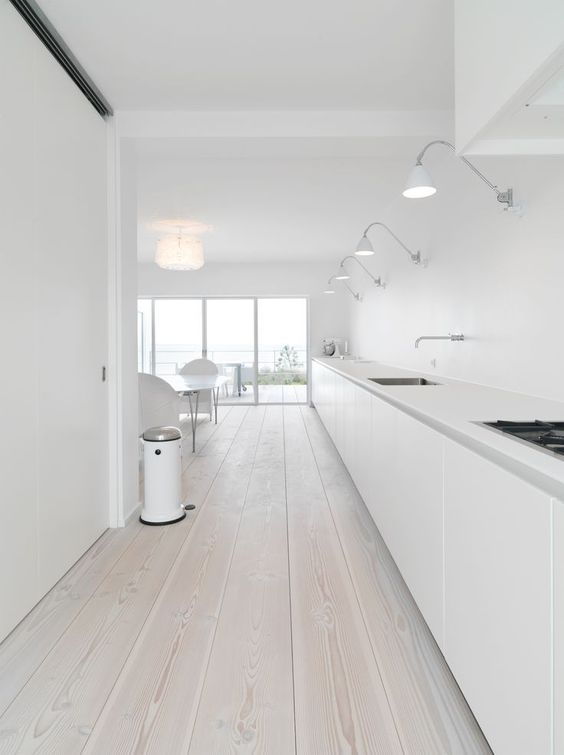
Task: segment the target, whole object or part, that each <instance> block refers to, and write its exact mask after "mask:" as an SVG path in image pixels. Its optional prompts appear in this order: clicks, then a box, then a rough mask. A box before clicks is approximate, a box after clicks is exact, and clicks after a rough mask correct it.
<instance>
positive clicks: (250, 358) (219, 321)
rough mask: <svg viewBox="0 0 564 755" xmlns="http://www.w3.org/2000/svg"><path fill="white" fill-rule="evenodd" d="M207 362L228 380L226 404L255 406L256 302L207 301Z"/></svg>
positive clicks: (223, 393)
mask: <svg viewBox="0 0 564 755" xmlns="http://www.w3.org/2000/svg"><path fill="white" fill-rule="evenodd" d="M206 306H207V349H208V359H211V360H212V361H213V362H215V363H216V364H217V365H218V366H219V371H220V374H223V375H225V376H226V377H227V378H228V383H227V385H226V386H225V389H223V390H221V391H220V397H219V398H220V401H222V402H223V403H239V402H241V403H253V402H254V400H255V396H254V390H253V365H254V358H255V351H254V340H255V329H254V302H253V300H252V299H208V300H207V303H206Z"/></svg>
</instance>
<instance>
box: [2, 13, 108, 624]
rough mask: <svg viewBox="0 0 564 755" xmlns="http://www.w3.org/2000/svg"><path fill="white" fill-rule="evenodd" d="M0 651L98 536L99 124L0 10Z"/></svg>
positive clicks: (25, 32) (101, 340)
mask: <svg viewBox="0 0 564 755" xmlns="http://www.w3.org/2000/svg"><path fill="white" fill-rule="evenodd" d="M0 108H1V109H0V166H1V168H0V259H1V269H2V275H1V276H0V340H1V343H2V354H3V360H2V366H3V369H2V370H1V372H0V420H1V425H2V430H1V432H0V480H1V495H0V639H2V637H3V636H4V635H5V634H6V633H7V632H8V631H10V630H11V629H12V628H13V626H14V625H15V624H16V623H17V622H18V621H19V620H20V619H21V618H23V616H24V615H25V614H26V613H27V611H29V609H30V608H31V607H32V606H33V605H34V603H36V602H37V601H38V600H39V599H40V597H41V596H42V595H43V594H44V593H45V592H46V591H47V590H48V589H49V588H50V587H52V585H53V584H54V583H55V582H56V580H58V579H59V578H60V577H61V576H62V575H63V574H64V572H65V571H67V569H68V568H69V567H70V566H71V565H72V564H73V563H74V561H76V560H77V559H78V558H79V557H80V556H81V555H82V553H83V552H84V551H85V550H86V549H87V548H88V547H89V546H90V545H91V543H92V542H93V541H94V540H95V539H96V538H97V537H98V536H99V535H100V534H101V533H102V532H103V530H104V529H105V528H106V527H107V523H108V507H107V491H108V483H107V451H106V449H107V440H108V427H107V383H103V382H102V365H104V364H105V363H106V358H107V297H106V288H107V258H106V254H107V247H106V244H107V227H106V209H107V207H106V197H107V193H106V188H107V187H106V124H105V123H104V121H103V120H102V119H101V118H100V116H99V115H98V114H97V113H96V112H95V110H94V109H93V108H92V106H91V105H90V104H89V103H88V101H87V100H86V99H85V98H84V97H83V95H82V94H81V93H80V92H79V91H78V90H77V88H76V87H75V85H74V84H73V83H72V82H71V80H70V79H69V78H68V76H67V75H66V74H65V72H64V71H63V70H62V69H61V68H60V66H59V65H58V64H57V63H56V62H55V61H54V59H53V58H52V57H51V56H50V54H49V53H48V52H47V50H46V49H45V48H44V47H43V46H42V44H41V43H40V42H39V40H38V39H37V38H36V37H35V35H34V34H33V33H32V32H31V31H30V29H29V28H28V27H27V26H26V24H25V23H24V22H23V21H22V19H21V18H20V16H19V15H18V14H17V12H16V11H15V10H14V8H13V7H12V6H11V5H10V4H9V3H8V2H7V1H6V0H0Z"/></svg>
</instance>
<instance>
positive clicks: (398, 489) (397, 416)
mask: <svg viewBox="0 0 564 755" xmlns="http://www.w3.org/2000/svg"><path fill="white" fill-rule="evenodd" d="M371 441H372V460H371V464H370V469H371V474H372V485H371V492H370V495H369V498H368V500H366V503H367V505H368V508H369V510H370V512H371V513H372V516H373V518H374V521H375V522H376V524H377V526H378V528H379V529H380V532H381V533H382V535H383V537H384V540H385V541H386V545H387V546H388V548H389V549H390V552H391V554H392V556H393V558H394V560H395V562H396V564H397V565H398V567H399V569H400V571H401V573H402V576H403V578H404V579H405V581H406V583H407V585H408V587H409V589H410V590H411V592H412V594H413V597H414V598H415V600H416V601H417V604H418V606H419V608H420V609H421V612H422V614H423V616H424V617H425V620H426V622H427V623H428V624H429V627H430V629H431V631H432V632H433V634H434V636H435V638H436V640H437V642H438V643H439V646H441V647H442V641H443V490H442V485H443V438H442V436H441V435H439V433H437V432H435V431H434V430H432V429H431V428H429V427H426V426H425V425H423V424H422V423H421V422H418V421H417V420H415V419H413V418H412V417H409V416H408V415H406V414H404V413H403V412H401V411H399V410H398V409H395V408H394V407H392V406H390V405H389V404H387V403H386V402H384V401H382V400H380V399H378V398H374V399H373V402H372V435H371Z"/></svg>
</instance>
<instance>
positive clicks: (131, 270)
mask: <svg viewBox="0 0 564 755" xmlns="http://www.w3.org/2000/svg"><path fill="white" fill-rule="evenodd" d="M119 179H120V199H119V208H120V212H119V217H120V239H119V242H120V271H119V285H120V289H121V290H120V293H121V299H120V323H119V328H120V334H119V344H120V354H119V358H118V370H119V395H120V401H121V417H120V419H121V425H120V428H119V431H120V432H119V435H120V437H119V443H120V449H119V452H120V453H121V459H122V467H121V479H120V480H119V491H118V500H119V506H118V509H119V512H118V519H117V522H116V524H117V525H119V526H122V525H123V524H124V523H125V522H126V521H127V519H128V517H129V516H130V515H131V514H132V513H133V511H134V510H135V508H136V507H137V506H138V503H139V484H138V477H139V441H138V417H137V414H138V386H137V161H136V156H135V148H134V145H133V144H132V141H131V140H130V139H121V140H120V145H119Z"/></svg>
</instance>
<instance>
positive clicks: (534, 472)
mask: <svg viewBox="0 0 564 755" xmlns="http://www.w3.org/2000/svg"><path fill="white" fill-rule="evenodd" d="M312 361H313V362H316V363H317V364H319V365H320V366H322V367H325V368H327V369H329V370H332V371H333V372H335V373H336V374H337V375H339V376H340V377H342V378H345V379H346V380H350V381H351V383H354V384H355V385H357V386H358V387H359V388H362V389H363V390H365V391H366V392H367V393H369V394H371V395H373V396H377V397H378V398H380V399H382V400H383V401H385V402H386V403H387V404H390V405H391V406H393V407H395V408H396V409H399V410H400V411H402V412H404V413H405V414H407V415H408V416H410V417H413V419H416V420H418V421H419V422H422V423H423V424H424V425H427V426H428V427H430V428H432V429H433V430H436V431H437V432H439V433H440V434H441V435H444V436H445V437H447V438H449V439H450V440H453V441H454V442H455V443H458V444H460V445H462V446H464V447H465V448H468V449H469V450H470V451H473V452H474V453H476V454H478V455H479V456H481V457H483V458H485V459H487V460H488V461H491V462H492V463H494V464H496V465H497V466H499V467H502V468H503V469H505V470H507V471H508V472H510V473H511V474H513V475H515V476H516V477H519V478H520V479H521V480H523V481H524V482H527V483H529V484H530V485H532V486H533V487H535V488H538V489H540V490H542V491H543V492H544V493H546V494H547V495H549V496H551V497H553V498H557V499H559V500H560V501H564V483H563V482H561V481H560V480H557V479H556V478H554V477H551V476H550V474H547V473H546V472H542V471H541V470H539V469H536V468H535V467H533V466H530V465H528V464H527V463H526V462H525V461H523V460H522V459H517V458H515V457H514V456H512V455H511V454H510V453H508V452H504V451H502V450H500V449H498V448H495V447H494V446H493V445H490V444H489V443H487V442H485V441H481V440H479V439H477V438H474V437H472V436H471V435H469V434H466V433H464V432H463V431H461V430H459V429H457V428H455V427H453V426H451V425H449V424H448V423H446V422H444V421H442V420H440V419H438V418H436V417H433V416H432V415H431V414H428V413H427V412H423V411H420V410H418V409H416V408H414V407H413V406H411V405H410V404H407V403H404V402H403V401H401V400H400V399H398V398H397V397H396V396H392V395H390V394H389V393H387V392H386V391H385V390H379V389H378V387H377V385H374V386H372V385H367V384H366V380H365V379H362V378H358V377H355V376H354V375H351V374H349V373H348V372H344V371H342V370H339V369H338V366H337V365H333V364H328V363H327V361H326V360H324V359H322V358H319V357H312ZM398 371H404V372H406V373H409V372H410V370H401V369H400V368H398ZM454 382H455V381H453V383H454ZM456 383H458V384H460V383H462V381H456ZM486 390H487V389H486ZM471 421H472V420H468V422H471ZM531 451H532V452H533V453H534V449H531Z"/></svg>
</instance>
